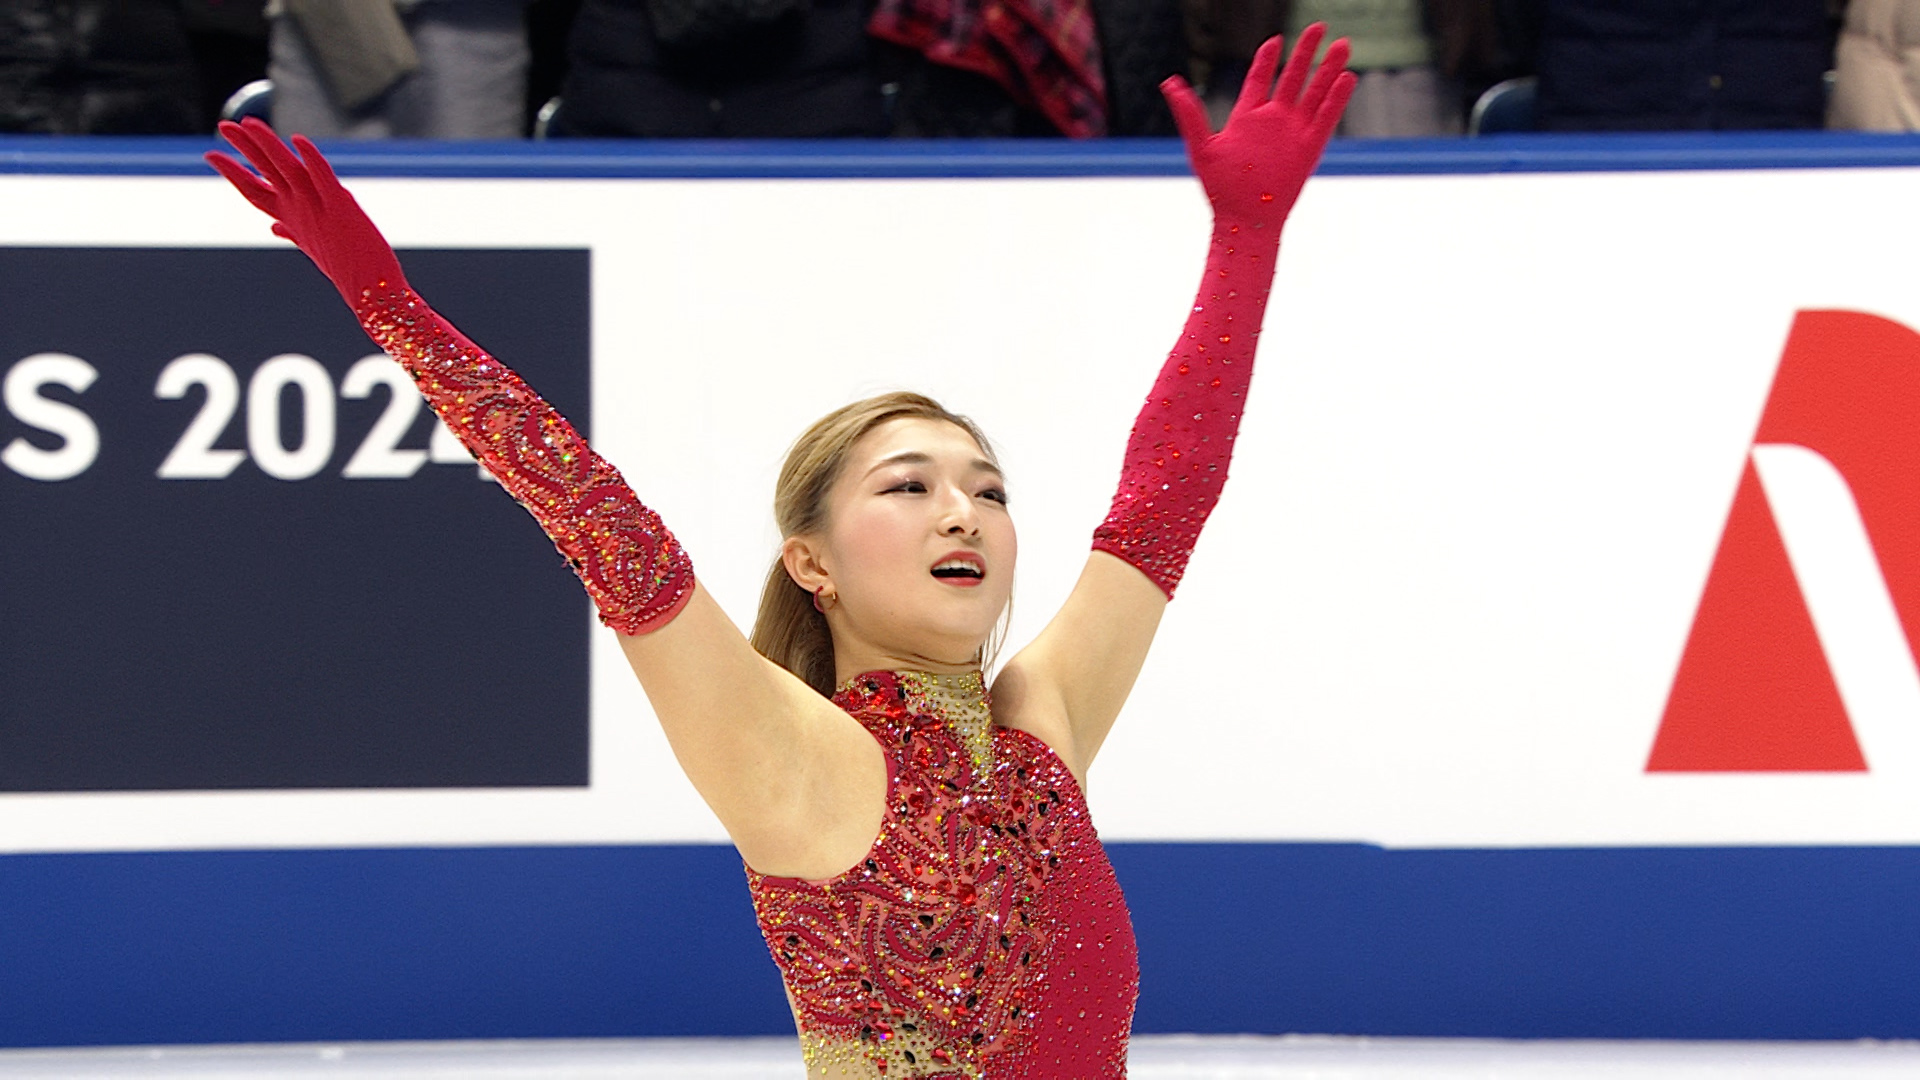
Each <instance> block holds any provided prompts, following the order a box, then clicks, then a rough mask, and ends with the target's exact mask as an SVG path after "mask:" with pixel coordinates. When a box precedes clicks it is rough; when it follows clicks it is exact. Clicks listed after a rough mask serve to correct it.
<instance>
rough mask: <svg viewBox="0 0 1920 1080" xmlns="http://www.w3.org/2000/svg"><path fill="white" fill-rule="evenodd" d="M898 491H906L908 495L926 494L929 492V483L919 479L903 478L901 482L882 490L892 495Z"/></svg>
mask: <svg viewBox="0 0 1920 1080" xmlns="http://www.w3.org/2000/svg"><path fill="white" fill-rule="evenodd" d="M896 491H898V492H904V493H906V494H908V495H925V494H926V493H927V485H925V484H923V483H921V482H920V481H918V480H902V481H900V482H899V483H897V484H895V485H893V486H892V487H890V488H888V489H887V490H885V491H883V492H881V494H882V495H891V494H893V493H894V492H896Z"/></svg>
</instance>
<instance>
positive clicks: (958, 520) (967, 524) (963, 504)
mask: <svg viewBox="0 0 1920 1080" xmlns="http://www.w3.org/2000/svg"><path fill="white" fill-rule="evenodd" d="M940 533H941V535H942V536H977V535H979V533H980V508H979V507H977V506H975V505H974V504H973V496H972V495H969V494H968V493H967V492H965V491H962V490H961V489H959V488H957V487H948V488H947V489H946V497H945V498H944V499H942V500H940Z"/></svg>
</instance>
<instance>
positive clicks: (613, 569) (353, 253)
mask: <svg viewBox="0 0 1920 1080" xmlns="http://www.w3.org/2000/svg"><path fill="white" fill-rule="evenodd" d="M220 133H221V134H222V135H225V136H226V137H227V141H228V142H230V143H232V144H233V146H234V148H235V149H237V150H239V151H240V153H241V154H243V155H245V157H246V159H247V160H248V161H249V162H252V163H253V165H254V167H255V168H257V169H259V170H260V173H261V176H263V177H265V180H264V181H263V180H262V179H261V178H260V177H256V176H254V175H253V174H252V173H250V172H248V171H247V170H246V168H245V167H244V166H242V165H241V164H240V163H239V162H238V161H235V160H234V159H233V158H231V157H229V156H227V155H225V154H220V153H210V154H208V155H207V161H208V163H209V164H211V165H212V166H213V167H214V168H215V169H216V170H218V171H219V173H220V175H222V176H224V177H226V178H227V180H228V181H230V182H231V183H232V184H233V186H234V187H236V188H238V189H239V190H240V194H241V195H243V196H245V197H246V199H247V201H248V202H250V203H252V204H253V205H255V206H257V207H259V208H260V209H261V210H263V211H265V212H266V213H267V214H268V215H269V216H271V217H272V218H273V219H274V225H273V231H274V233H275V234H276V235H278V236H283V237H285V238H287V239H288V240H291V241H293V242H294V243H295V244H296V245H298V246H299V248H300V250H301V251H303V252H305V253H306V254H307V257H308V258H310V259H312V260H313V261H314V264H315V265H317V266H319V267H320V269H321V271H322V272H323V273H325V274H326V275H327V278H328V279H329V280H330V281H332V282H333V286H334V288H336V289H339V290H340V295H342V296H344V297H346V300H347V303H348V304H349V305H350V306H351V307H352V308H353V311H354V314H355V315H357V316H359V318H360V325H361V326H363V327H365V328H366V331H367V333H368V335H370V336H371V337H372V338H373V340H374V343H375V344H377V345H379V346H380V347H381V348H382V349H385V350H386V351H387V353H388V355H390V356H392V357H393V358H394V359H395V360H397V361H398V362H399V363H400V366H401V367H403V368H405V369H406V372H407V374H409V375H411V376H413V381H414V382H415V383H417V384H418V385H419V387H420V393H421V395H422V396H424V397H425V398H426V400H427V404H429V405H431V406H432V407H433V411H434V412H436V413H438V414H439V416H440V419H441V420H442V421H443V422H444V423H445V424H446V425H447V427H448V428H450V429H452V431H453V433H454V434H455V435H457V436H459V437H460V441H461V443H462V444H464V445H465V446H466V448H467V449H468V451H470V452H471V453H472V454H473V456H474V457H475V458H477V459H479V461H480V463H481V464H482V465H484V466H486V468H487V471H488V472H490V473H492V474H493V476H494V478H495V479H497V480H499V481H500V485H501V486H502V487H504V488H506V489H507V491H508V492H509V493H510V494H512V496H513V497H514V498H515V499H517V500H519V502H520V505H522V506H524V507H526V508H527V510H528V512H529V513H531V514H533V516H534V520H536V521H538V522H539V523H540V527H541V528H542V529H545V530H546V532H547V535H548V536H550V537H552V538H553V543H554V546H555V547H557V548H559V549H560V553H561V554H562V555H564V556H566V559H567V562H568V563H569V564H571V565H572V566H573V572H574V573H576V574H578V575H579V576H580V580H581V582H582V583H583V584H585V585H586V587H587V592H588V593H589V594H591V595H592V597H593V601H594V603H595V604H596V605H597V606H598V607H599V609H600V620H601V621H602V622H604V623H606V624H607V625H608V626H611V627H613V628H614V629H615V630H618V631H620V632H621V633H625V634H642V633H646V632H647V631H649V630H655V629H658V628H659V627H661V626H664V625H666V624H667V623H668V622H669V621H671V620H672V619H673V617H674V616H675V615H677V614H679V612H680V609H681V608H683V607H685V606H686V603H687V601H688V600H690V599H692V597H693V564H692V562H691V561H690V560H689V559H688V558H687V554H686V552H685V551H683V550H682V549H681V547H680V544H679V542H678V541H676V540H675V539H674V537H673V534H672V533H671V532H668V531H667V527H666V525H665V524H663V523H662V522H661V520H660V515H658V514H656V513H654V512H653V511H652V510H649V509H647V508H646V507H645V506H644V505H642V504H641V502H640V500H639V499H638V498H637V497H636V496H635V495H634V493H633V489H631V488H629V487H628V486H627V484H626V481H624V480H622V479H621V478H620V473H619V471H618V470H616V469H615V468H614V467H613V466H612V465H611V464H610V463H608V462H607V461H606V459H604V458H602V457H601V456H600V455H598V454H596V453H594V452H593V448H592V447H590V446H588V445H587V441H586V440H585V439H583V438H581V437H580V434H579V432H576V431H575V430H574V429H573V425H571V424H569V423H567V420H566V417H564V416H561V415H560V414H559V413H558V412H556V411H555V410H554V409H553V407H552V406H550V405H548V404H547V403H546V402H545V401H543V400H541V399H540V396H539V395H538V394H535V393H534V392H533V390H532V389H530V388H529V387H528V386H527V384H526V383H524V382H522V381H521V380H520V377H519V376H518V375H515V374H514V373H513V372H512V371H511V370H509V369H508V368H507V366H506V365H504V364H502V363H500V362H499V361H498V360H495V359H494V358H493V357H491V356H489V355H487V354H486V353H485V352H484V351H482V350H481V349H480V347H479V346H477V345H475V344H474V343H473V342H471V341H469V340H467V338H466V337H465V336H463V335H462V334H461V333H460V331H458V330H455V329H454V328H453V325H452V324H451V323H449V322H447V321H446V320H445V319H443V318H441V317H440V316H439V315H437V314H435V313H434V311H433V309H432V308H429V307H428V306H427V304H426V301H424V300H422V299H420V297H419V296H417V295H415V294H414V292H413V290H412V289H410V288H408V287H407V282H406V279H405V278H404V277H402V276H401V273H400V261H399V259H397V258H396V257H395V256H394V254H393V249H392V248H391V247H389V246H388V245H387V242H386V240H385V239H384V238H383V237H381V235H380V230H379V229H377V228H375V227H374V224H373V222H372V220H371V219H369V218H368V217H367V215H366V213H365V212H364V211H362V210H361V209H360V205H359V204H358V203H356V202H354V200H353V196H351V195H349V194H347V189H346V188H344V187H342V186H341V184H340V181H339V180H337V179H335V177H334V175H333V169H332V168H331V167H329V166H328V165H327V161H326V159H325V158H323V157H321V156H320V152H319V151H318V150H316V149H314V146H313V144H312V143H311V142H308V141H307V140H306V138H304V137H303V136H300V135H295V136H294V137H293V145H294V148H295V149H297V150H298V151H299V156H297V157H296V156H295V155H294V153H293V151H291V150H288V149H287V147H286V145H285V144H283V143H282V142H281V141H280V139H279V137H278V136H276V135H275V134H274V133H273V130H272V129H271V128H269V127H267V125H265V124H263V123H261V122H260V121H258V120H248V121H247V122H246V123H245V124H244V125H241V124H232V123H224V124H221V125H220Z"/></svg>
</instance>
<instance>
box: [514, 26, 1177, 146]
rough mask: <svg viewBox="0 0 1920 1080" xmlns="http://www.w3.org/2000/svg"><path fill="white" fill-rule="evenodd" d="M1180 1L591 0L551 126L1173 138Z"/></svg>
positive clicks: (621, 130) (648, 131)
mask: <svg viewBox="0 0 1920 1080" xmlns="http://www.w3.org/2000/svg"><path fill="white" fill-rule="evenodd" d="M1180 2H1181V0H584V2H583V4H582V6H581V9H580V15H579V18H578V21H577V22H576V23H575V25H574V29H573V35H572V38H571V43H570V48H569V51H568V59H569V65H568V71H567V77H566V82H565V84H564V88H563V90H562V92H561V95H560V96H561V102H562V104H561V107H560V109H559V112H558V115H556V116H555V117H554V120H553V123H552V127H551V129H550V130H551V133H552V134H554V135H556V136H629V137H632V136H681V137H757V138H779V137H799V138H826V137H837V136H884V135H901V136H909V137H943V136H1024V135H1059V134H1072V135H1099V134H1108V133H1111V134H1125V135H1166V134H1172V132H1173V122H1172V117H1171V116H1170V115H1169V114H1168V113H1167V112H1166V107H1165V105H1164V104H1163V103H1162V102H1161V100H1160V96H1159V91H1158V85H1159V82H1160V80H1161V79H1163V78H1165V77H1166V76H1167V75H1170V74H1173V73H1175V72H1177V71H1180V70H1181V69H1182V67H1183V66H1184V64H1183V61H1184V59H1185V57H1184V50H1183V48H1182V46H1181V43H1180V38H1179V23H1180V8H1179V4H1180ZM1096 20H1097V21H1096Z"/></svg>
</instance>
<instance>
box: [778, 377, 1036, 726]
mask: <svg viewBox="0 0 1920 1080" xmlns="http://www.w3.org/2000/svg"><path fill="white" fill-rule="evenodd" d="M903 418H906V419H922V420H944V421H946V422H947V423H949V424H954V425H956V426H958V427H959V428H960V429H962V430H963V431H965V432H966V433H967V434H968V435H970V436H972V437H973V441H974V442H975V443H977V444H979V446H980V452H981V453H982V454H985V455H986V456H987V459H988V460H990V461H994V463H995V464H996V465H997V464H998V461H997V460H996V459H995V458H994V453H993V447H992V445H990V444H989V443H988V442H987V436H986V434H985V433H984V432H982V431H981V430H980V426H979V425H978V424H975V423H974V422H973V421H972V420H970V419H968V418H967V417H964V416H961V415H960V414H958V413H953V412H948V411H947V409H946V407H945V406H943V405H941V404H940V403H939V402H937V401H935V400H933V399H932V398H930V397H927V396H925V395H924V394H915V393H911V392H907V391H897V392H894V393H891V394H880V395H877V396H875V397H870V398H867V399H865V400H863V401H856V402H854V403H853V404H851V405H844V406H842V407H840V408H838V409H835V410H834V411H832V412H830V413H828V414H827V415H825V416H823V417H821V418H820V419H819V420H816V421H814V424H813V426H812V427H810V428H808V429H807V430H806V432H805V433H804V434H802V435H801V436H800V438H799V439H797V440H795V441H794V444H793V448H792V449H790V450H788V451H787V460H786V462H785V463H784V464H782V465H781V466H780V479H779V481H778V482H777V483H776V484H775V485H774V491H773V517H774V521H775V523H777V524H778V525H779V526H780V535H781V536H804V535H807V534H809V533H818V532H822V531H824V530H825V529H826V526H827V494H828V492H830V491H831V490H832V489H833V484H834V481H836V480H838V479H839V478H840V473H841V470H842V469H844V468H845V467H846V462H847V455H848V454H849V453H850V452H851V451H852V450H853V445H854V444H855V443H857V442H859V441H860V437H861V436H863V435H865V434H866V433H867V432H869V431H872V430H873V429H874V428H877V427H879V426H880V425H881V424H884V423H886V422H887V421H889V420H899V419H903ZM1012 608H1013V605H1012V603H1011V602H1009V603H1008V605H1007V610H1006V611H1003V612H1002V613H1001V615H1000V620H999V622H998V623H996V624H995V625H994V628H993V630H992V632H990V633H989V634H988V635H987V640H986V642H985V643H984V644H983V645H982V646H981V650H980V664H981V666H982V667H983V668H984V667H986V666H987V665H988V664H990V663H991V662H992V660H993V656H994V654H995V653H997V652H998V651H999V648H1000V642H1001V640H1002V639H1003V638H1004V637H1005V636H1006V630H1007V621H1008V618H1009V615H1010V613H1011V611H1012ZM752 642H753V647H754V649H756V650H757V651H758V652H759V653H760V655H762V656H764V657H766V658H767V659H769V660H771V661H773V662H774V663H776V664H779V665H780V666H781V667H783V668H786V669H787V670H788V671H791V672H793V673H794V674H795V675H798V676H799V677H800V679H801V680H802V681H803V682H805V683H806V684H807V685H808V686H811V687H813V688H814V689H815V690H818V691H819V692H820V693H821V694H822V695H823V696H826V697H832V696H833V691H834V661H833V633H832V631H831V630H829V629H828V627H827V617H826V616H825V615H823V614H821V613H820V612H819V611H818V610H817V609H816V608H815V607H814V606H813V594H812V593H810V592H808V591H807V590H805V589H803V588H801V587H800V583H799V582H797V581H795V580H793V578H792V577H791V576H790V575H789V574H788V573H787V568H786V564H785V563H784V562H783V561H782V560H781V559H780V558H779V557H778V556H775V557H774V560H773V567H772V568H771V569H769V570H768V571H767V581H766V584H765V585H764V586H763V587H762V588H761V590H760V613H759V616H758V617H757V618H755V619H754V621H753V637H752Z"/></svg>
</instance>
